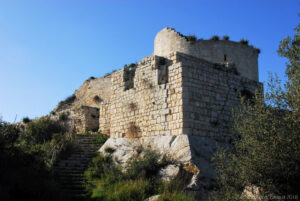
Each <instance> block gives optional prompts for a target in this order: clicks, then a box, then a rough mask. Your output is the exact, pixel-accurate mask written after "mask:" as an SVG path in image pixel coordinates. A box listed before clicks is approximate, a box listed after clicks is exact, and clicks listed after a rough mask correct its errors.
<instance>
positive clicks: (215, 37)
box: [210, 35, 220, 41]
mask: <svg viewBox="0 0 300 201" xmlns="http://www.w3.org/2000/svg"><path fill="white" fill-rule="evenodd" d="M210 40H215V41H217V40H220V38H219V36H217V35H215V36H212V37H211V38H210Z"/></svg>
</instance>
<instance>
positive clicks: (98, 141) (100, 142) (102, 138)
mask: <svg viewBox="0 0 300 201" xmlns="http://www.w3.org/2000/svg"><path fill="white" fill-rule="evenodd" d="M97 135H99V137H98V138H97V139H96V140H95V142H94V143H95V144H96V145H97V146H98V147H102V145H103V144H104V143H105V142H106V140H107V139H108V136H107V135H103V134H97Z"/></svg>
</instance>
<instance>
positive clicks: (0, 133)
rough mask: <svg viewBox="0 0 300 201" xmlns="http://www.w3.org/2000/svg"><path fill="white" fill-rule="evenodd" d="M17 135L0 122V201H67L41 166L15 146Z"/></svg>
mask: <svg viewBox="0 0 300 201" xmlns="http://www.w3.org/2000/svg"><path fill="white" fill-rule="evenodd" d="M20 132H21V131H19V129H18V128H17V127H16V126H15V125H12V124H8V123H5V122H2V121H0V144H1V145H2V146H0V160H1V163H0V172H1V175H0V200H10V201H17V200H24V201H31V200H45V201H52V200H67V198H66V197H65V196H64V195H63V193H62V192H61V190H60V188H59V185H58V184H57V183H56V182H55V181H54V180H53V178H52V177H51V174H50V172H48V171H47V168H46V167H45V163H43V162H42V161H40V160H37V158H36V157H35V155H33V154H32V153H26V152H24V151H23V150H22V149H21V147H20V146H19V145H18V144H17V143H18V141H19V140H18V137H19V136H22V135H23V133H20Z"/></svg>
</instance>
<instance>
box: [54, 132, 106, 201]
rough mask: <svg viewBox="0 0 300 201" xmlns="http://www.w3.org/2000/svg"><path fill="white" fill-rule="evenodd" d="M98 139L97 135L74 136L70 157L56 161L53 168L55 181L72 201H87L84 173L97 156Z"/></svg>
mask: <svg viewBox="0 0 300 201" xmlns="http://www.w3.org/2000/svg"><path fill="white" fill-rule="evenodd" d="M98 139H99V135H76V136H75V143H74V147H73V151H72V153H71V154H70V156H69V157H68V158H66V159H64V160H60V161H58V162H57V163H56V164H55V165H54V167H53V171H54V176H55V178H56V180H57V181H58V182H59V183H60V184H61V185H62V188H63V190H64V191H65V192H67V193H68V194H69V195H70V196H71V197H72V200H82V201H83V200H87V199H85V198H87V192H86V190H85V176H84V171H85V170H86V169H87V168H88V165H89V163H90V161H91V160H92V158H93V157H94V156H96V155H97V154H98V150H99V148H100V147H99V145H97V144H98V143H97V142H98Z"/></svg>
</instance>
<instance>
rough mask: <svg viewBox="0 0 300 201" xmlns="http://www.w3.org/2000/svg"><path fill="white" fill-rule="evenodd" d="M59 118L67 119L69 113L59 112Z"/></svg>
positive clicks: (61, 119)
mask: <svg viewBox="0 0 300 201" xmlns="http://www.w3.org/2000/svg"><path fill="white" fill-rule="evenodd" d="M58 119H59V120H60V121H66V120H67V119H68V115H67V114H66V113H64V112H62V113H60V114H59V116H58Z"/></svg>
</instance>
